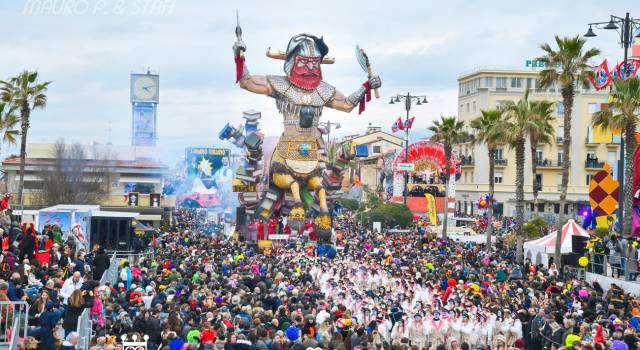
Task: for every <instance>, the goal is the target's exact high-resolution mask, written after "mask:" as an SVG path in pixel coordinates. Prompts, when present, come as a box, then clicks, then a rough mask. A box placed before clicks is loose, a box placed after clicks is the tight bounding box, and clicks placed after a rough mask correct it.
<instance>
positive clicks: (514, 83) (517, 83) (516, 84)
mask: <svg viewBox="0 0 640 350" xmlns="http://www.w3.org/2000/svg"><path fill="white" fill-rule="evenodd" d="M522 82H523V79H522V78H511V87H512V88H516V89H521V88H522Z"/></svg>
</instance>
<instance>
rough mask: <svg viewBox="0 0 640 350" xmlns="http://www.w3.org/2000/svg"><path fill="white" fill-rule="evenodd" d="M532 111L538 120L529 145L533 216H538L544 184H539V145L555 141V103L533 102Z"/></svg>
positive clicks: (531, 131)
mask: <svg viewBox="0 0 640 350" xmlns="http://www.w3.org/2000/svg"><path fill="white" fill-rule="evenodd" d="M531 110H532V112H533V116H534V117H535V118H536V119H537V122H538V123H537V128H534V129H531V130H529V143H530V150H531V173H532V175H533V176H532V181H533V191H532V192H533V215H534V216H538V192H539V191H538V189H539V188H541V186H542V184H538V179H537V177H536V174H537V172H538V157H537V152H536V150H537V145H538V144H545V145H547V144H550V143H551V140H552V139H553V135H554V133H555V132H554V130H553V124H552V123H553V119H554V118H553V116H552V115H551V113H552V112H553V103H552V102H549V101H547V100H542V101H532V102H531Z"/></svg>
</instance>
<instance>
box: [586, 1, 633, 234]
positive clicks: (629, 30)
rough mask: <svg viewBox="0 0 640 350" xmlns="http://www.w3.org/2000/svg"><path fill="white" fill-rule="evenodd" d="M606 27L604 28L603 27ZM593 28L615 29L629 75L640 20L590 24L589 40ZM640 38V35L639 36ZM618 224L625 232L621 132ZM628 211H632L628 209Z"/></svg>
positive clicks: (631, 19)
mask: <svg viewBox="0 0 640 350" xmlns="http://www.w3.org/2000/svg"><path fill="white" fill-rule="evenodd" d="M603 25H604V27H603ZM593 27H596V29H613V30H615V31H617V32H618V34H620V46H622V47H623V48H624V61H623V62H624V63H623V64H622V67H623V68H624V72H625V73H624V74H628V71H629V70H628V69H629V67H628V65H627V58H628V55H629V47H631V45H632V44H633V42H632V41H633V37H634V35H633V33H634V31H635V29H638V28H640V19H637V18H631V17H630V16H629V12H627V14H626V15H625V16H624V17H619V16H615V15H611V16H610V18H609V21H607V22H593V23H589V30H587V33H586V34H585V35H584V36H585V37H587V38H592V37H595V36H597V34H596V33H595V32H594V31H593ZM637 36H640V33H639V34H638V35H637ZM618 184H619V188H618V222H619V223H620V232H622V233H623V232H624V227H623V223H624V220H623V219H624V216H623V214H624V133H623V132H622V131H621V132H620V159H619V160H618ZM628 210H631V209H630V208H628Z"/></svg>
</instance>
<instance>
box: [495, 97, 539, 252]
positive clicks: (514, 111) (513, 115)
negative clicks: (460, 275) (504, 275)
mask: <svg viewBox="0 0 640 350" xmlns="http://www.w3.org/2000/svg"><path fill="white" fill-rule="evenodd" d="M537 106H538V104H536V103H535V102H531V101H529V89H527V90H526V91H525V92H524V95H523V96H522V99H520V100H519V101H518V102H513V101H508V102H507V103H506V105H505V109H504V111H503V115H504V117H505V120H504V123H503V127H504V132H505V140H506V141H507V142H508V144H509V146H510V147H511V148H513V149H514V150H515V152H516V225H515V228H516V237H517V248H516V257H517V259H518V262H522V261H523V257H524V254H523V247H524V233H523V231H522V225H523V224H524V161H525V149H526V142H527V137H529V135H531V134H532V133H534V132H535V133H537V132H538V130H540V129H541V126H540V120H539V119H540V118H538V117H537V113H538V111H537V108H538V107H537Z"/></svg>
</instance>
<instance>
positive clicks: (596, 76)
mask: <svg viewBox="0 0 640 350" xmlns="http://www.w3.org/2000/svg"><path fill="white" fill-rule="evenodd" d="M589 79H590V80H591V85H593V87H594V88H595V89H596V90H602V89H604V88H606V87H607V86H609V85H611V82H612V81H613V78H612V77H611V73H609V66H608V65H607V59H606V58H605V59H604V61H602V63H600V64H599V65H598V66H597V67H596V68H595V69H594V71H593V77H591V78H589Z"/></svg>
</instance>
